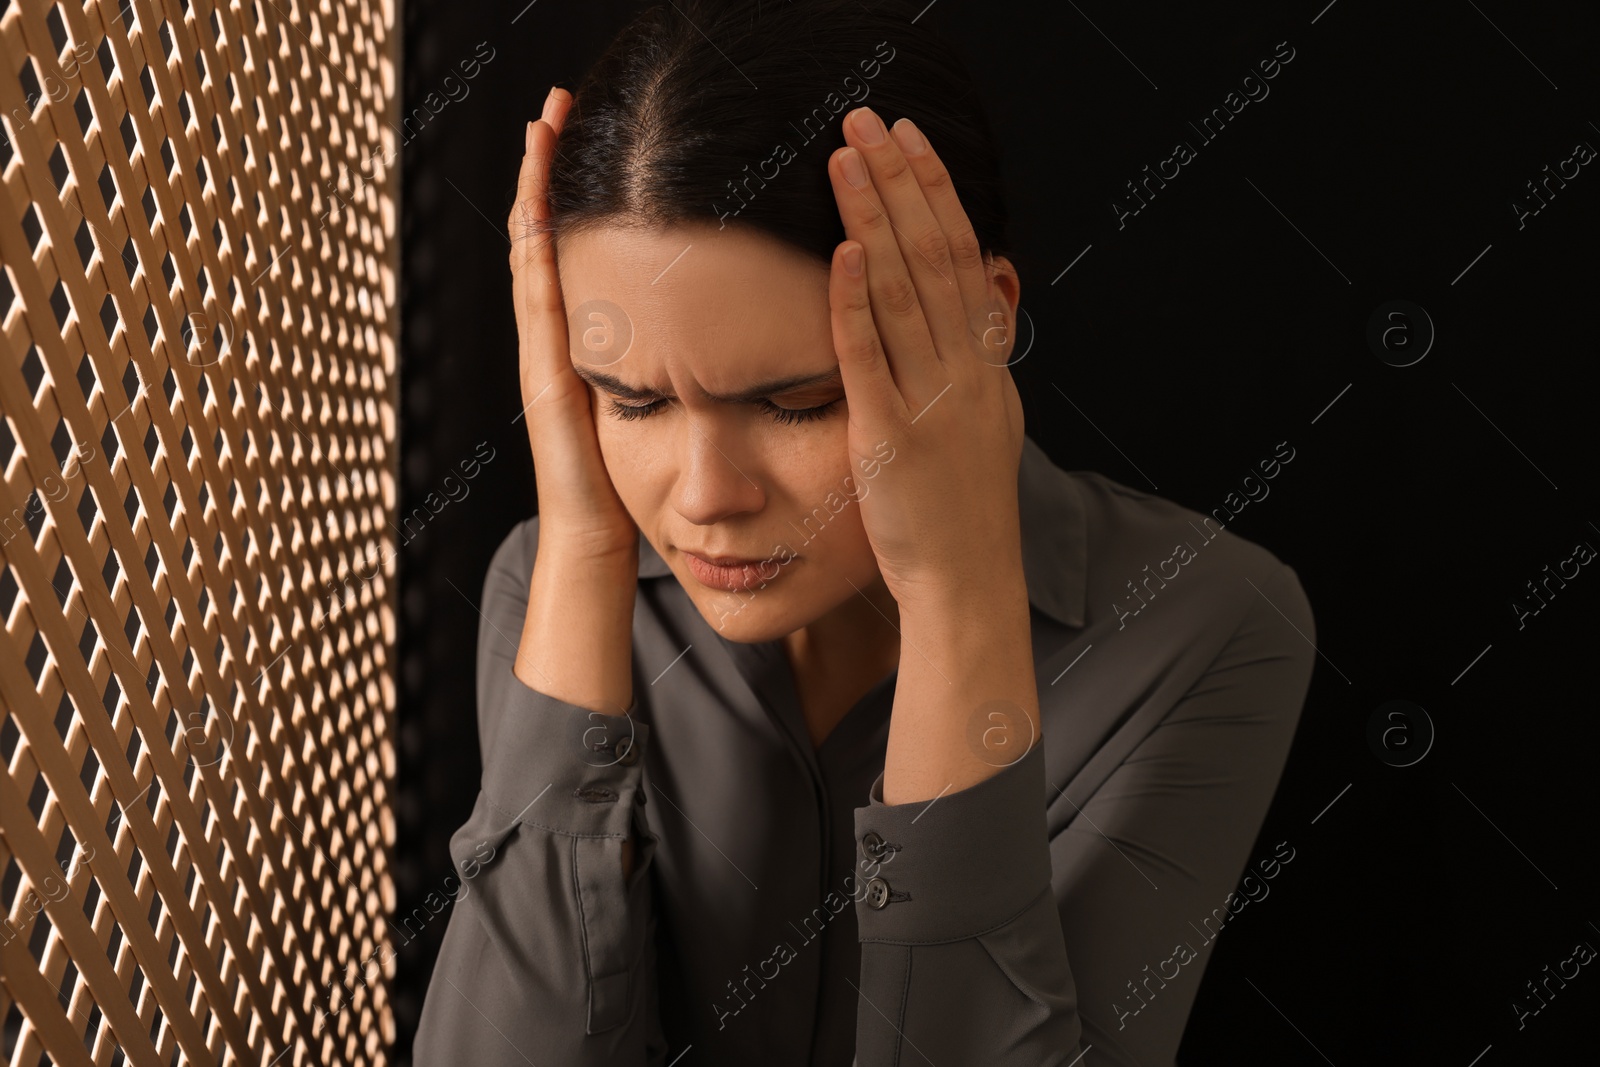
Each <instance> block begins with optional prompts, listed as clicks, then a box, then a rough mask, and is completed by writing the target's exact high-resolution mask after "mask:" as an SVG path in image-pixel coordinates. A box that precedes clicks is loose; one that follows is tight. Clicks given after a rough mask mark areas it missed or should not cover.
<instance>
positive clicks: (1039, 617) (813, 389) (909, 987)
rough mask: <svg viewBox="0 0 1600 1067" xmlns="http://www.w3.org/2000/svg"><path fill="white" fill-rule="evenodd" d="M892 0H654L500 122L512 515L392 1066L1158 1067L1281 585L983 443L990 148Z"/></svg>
mask: <svg viewBox="0 0 1600 1067" xmlns="http://www.w3.org/2000/svg"><path fill="white" fill-rule="evenodd" d="M915 15H916V10H915V9H914V8H911V7H905V6H903V5H898V4H879V5H877V6H876V7H875V8H874V10H872V11H867V10H864V9H863V8H861V7H859V6H857V5H855V4H843V3H832V2H813V3H796V4H789V5H772V4H766V5H761V6H760V9H759V12H758V10H757V8H756V6H755V5H745V4H737V3H735V4H711V5H704V4H703V5H700V6H694V5H685V4H679V5H678V6H677V7H671V6H668V7H663V8H659V9H653V10H651V11H649V12H646V13H645V14H644V15H642V16H640V18H639V20H637V21H636V22H635V23H634V24H632V25H631V26H630V27H629V28H628V29H626V30H624V31H623V33H622V34H621V35H620V36H619V37H618V38H617V40H616V41H615V42H614V43H613V45H612V47H611V49H610V50H609V51H608V53H607V54H606V56H605V57H603V58H602V60H601V61H600V62H599V63H598V64H597V65H596V67H595V68H594V70H593V71H591V73H590V75H589V76H588V78H587V79H586V80H585V81H584V83H583V84H582V86H580V88H579V91H578V93H577V96H576V100H574V98H573V97H572V96H571V95H569V94H567V93H566V92H565V91H563V90H560V89H556V90H552V91H551V93H550V95H549V97H548V98H547V100H546V102H545V108H544V113H543V116H542V117H541V119H540V120H539V121H538V122H534V123H530V124H529V126H528V131H527V142H526V146H525V156H524V158H523V162H522V169H521V174H520V177H519V182H518V193H517V201H516V205H515V206H514V208H513V210H512V212H511V217H510V219H509V227H510V234H511V237H512V239H513V241H512V252H511V264H512V273H513V292H514V295H515V300H516V315H517V326H518V330H519V333H520V337H521V353H520V358H521V368H522V372H521V379H522V392H523V402H524V403H525V404H526V407H525V409H524V413H525V415H526V418H527V425H528V434H529V440H530V444H531V447H532V450H533V456H534V463H535V468H536V470H537V473H538V496H539V514H538V516H536V517H535V518H532V519H529V520H527V521H526V522H524V523H522V524H521V525H520V526H518V527H517V528H516V529H515V530H513V531H512V533H511V535H510V536H509V537H508V538H507V539H506V541H505V543H504V544H503V545H502V546H501V548H500V550H499V552H498V553H497V554H496V556H495V558H494V560H493V562H492V564H491V565H490V568H489V575H488V578H487V581H486V583H485V589H484V600H483V607H482V612H483V616H484V625H483V626H482V627H481V630H480V635H479V655H478V725H479V731H480V745H481V748H482V753H483V767H484V770H483V780H482V788H481V792H480V794H479V797H478V802H477V806H476V808H475V809H474V811H473V814H472V817H471V818H470V819H469V821H468V822H467V823H466V824H465V825H464V826H462V827H461V829H460V830H459V831H458V832H457V833H456V835H455V836H454V837H453V839H452V844H451V851H452V855H453V857H454V859H455V861H456V864H457V867H458V868H459V871H460V875H461V877H462V879H463V882H462V884H463V886H464V887H465V891H464V893H463V895H462V897H461V903H460V905H459V906H458V907H457V909H456V910H455V912H454V914H453V915H452V917H451V920H450V925H449V928H448V931H447V934H446V936H445V940H444V945H443V949H442V952H441V955H440V958H439V961H438V964H437V966H436V968H435V971H434V975H433V979H432V983H431V986H430V989H429V992H428V997H427V1001H426V1004H425V1006H424V1011H423V1017H422V1020H421V1025H420V1028H419V1033H418V1037H417V1043H416V1058H417V1062H419V1063H424V1064H435V1063H456V1062H460V1063H473V1064H500V1063H505V1064H512V1063H525V1062H526V1063H538V1064H541V1065H543V1064H561V1065H572V1064H636V1065H644V1064H652V1065H660V1064H669V1063H677V1062H679V1058H680V1057H682V1060H681V1062H682V1063H683V1064H685V1065H687V1064H691V1063H695V1064H708V1065H709V1064H741V1065H742V1064H762V1065H788V1064H794V1065H800V1064H841V1065H843V1064H850V1063H852V1062H855V1063H857V1064H859V1065H860V1067H869V1065H870V1067H877V1065H889V1064H904V1063H916V1062H923V1061H928V1062H932V1063H937V1064H939V1065H941V1067H950V1065H958V1064H1007V1065H1010V1064H1029V1065H1036V1064H1044V1063H1052V1064H1070V1063H1074V1062H1083V1063H1090V1064H1135V1063H1138V1064H1171V1063H1172V1062H1173V1059H1174V1053H1175V1051H1176V1049H1177V1046H1178V1043H1179V1040H1180V1038H1181V1036H1182V1032H1183V1026H1184V1021H1185V1019H1186V1017H1187V1015H1188V1011H1189V1006H1190V1004H1191V1003H1192V1001H1193V998H1194V995H1195V992H1196V989H1197V987H1198V984H1199V981H1200V976H1201V973H1202V972H1203V970H1204V967H1205V963H1206V961H1207V960H1208V959H1209V954H1208V953H1207V952H1206V951H1205V950H1206V945H1207V942H1208V940H1209V937H1208V935H1207V931H1214V930H1216V929H1218V928H1219V920H1222V919H1225V918H1226V916H1227V915H1228V913H1229V912H1228V907H1229V906H1230V905H1231V903H1232V902H1233V901H1234V897H1233V895H1232V894H1231V892H1230V891H1231V890H1232V889H1233V887H1234V886H1235V884H1236V883H1237V881H1238V879H1239V876H1240V874H1241V872H1242V871H1243V869H1244V868H1245V866H1246V865H1247V863H1248V862H1249V860H1250V859H1251V855H1250V852H1251V848H1252V845H1253V844H1254V841H1255V837H1256V834H1257V832H1258V831H1259V829H1260V826H1261V822H1262V819H1263V817H1264V815H1265V812H1266V809H1267V806H1268V804H1269V802H1270V800H1271V798H1272V795H1273V792H1274V790H1275V788H1276V785H1277V781H1278V777H1279V775H1280V773H1281V770H1282V767H1283V763H1284V759H1285V757H1286V754H1287V752H1288V748H1289V745H1290V742H1291V739H1292V737H1293V734H1294V729H1295V725H1296V722H1297V721H1298V717H1299V713H1300V706H1301V702H1302V700H1303V698H1304V695H1305V691H1306V687H1307V684H1308V681H1309V676H1310V673H1311V667H1312V657H1313V655H1314V653H1313V650H1312V647H1311V645H1310V643H1309V642H1310V641H1311V640H1313V639H1314V629H1313V624H1312V619H1311V614H1310V609H1309V606H1308V604H1307V602H1306V598H1305V595H1304V593H1303V591H1302V589H1301V587H1300V584H1299V582H1298V579H1297V577H1296V575H1295V573H1294V571H1293V570H1292V569H1290V568H1289V567H1288V566H1286V565H1284V564H1283V563H1281V562H1280V561H1279V560H1277V559H1276V558H1275V557H1274V556H1273V555H1272V554H1271V553H1269V552H1267V551H1266V550H1265V549H1262V548H1260V547H1258V546H1256V545H1253V544H1251V543H1249V542H1247V541H1244V540H1242V539H1240V538H1238V537H1236V536H1235V535H1233V534H1231V533H1228V532H1226V531H1223V530H1221V529H1220V527H1219V526H1218V524H1217V522H1216V521H1215V520H1213V519H1211V518H1210V517H1204V516H1201V515H1199V514H1196V513H1195V512H1192V511H1189V510H1187V509H1185V508H1181V507H1179V506H1177V505H1175V504H1172V503H1170V502H1168V501H1165V500H1162V499H1160V498H1158V497H1154V496H1150V495H1148V494H1145V493H1141V492H1137V491H1135V490H1132V489H1129V488H1127V487H1125V486H1122V485H1120V484H1118V483H1117V482H1114V481H1112V480H1110V479H1108V478H1105V477H1103V476H1101V475H1098V474H1093V473H1088V472H1071V473H1069V472H1066V471H1064V470H1062V469H1061V468H1059V467H1057V466H1056V465H1055V464H1053V463H1052V462H1051V461H1050V460H1049V458H1048V457H1046V456H1045V454H1044V453H1043V452H1042V450H1040V448H1039V447H1038V446H1037V445H1036V444H1034V442H1033V441H1032V440H1031V439H1029V438H1028V437H1027V436H1026V435H1025V434H1024V431H1023V419H1022V404H1021V401H1020V399H1019V396H1018V393H1017V389H1016V386H1015V384H1014V382H1013V380H1012V377H1011V374H1010V372H1009V371H1008V370H1007V369H1006V368H1007V366H1008V365H1009V363H1011V362H1012V361H1014V360H1016V359H1019V358H1021V356H1022V354H1023V353H1020V352H1017V351H1016V350H1015V347H1014V326H1015V324H1016V321H1017V320H1016V316H1017V307H1018V302H1019V298H1020V288H1021V285H1020V281H1019V279H1018V277H1017V275H1016V272H1015V270H1014V269H1012V268H1011V265H1010V263H1009V261H1008V260H1007V259H1005V257H1004V256H1002V255H1000V254H998V251H997V250H998V249H999V248H1001V247H1002V242H1003V239H1004V235H1003V232H1004V222H1005V216H1004V211H1003V206H1002V204H1001V202H1000V198H999V182H998V179H997V176H996V170H995V163H994V160H995V155H996V153H995V152H994V150H993V148H992V147H991V145H990V143H989V140H988V135H987V133H986V128H985V125H984V121H983V118H982V114H981V112H980V110H979V108H978V105H977V102H976V96H975V94H974V93H973V91H972V87H971V85H970V83H969V81H968V80H967V77H966V75H965V73H964V72H963V70H962V68H961V65H960V63H959V61H958V60H956V59H955V58H954V56H953V54H952V53H951V51H950V50H949V49H948V47H947V46H945V45H943V44H941V43H940V42H939V41H938V40H936V39H934V38H933V37H932V36H931V35H930V34H929V33H928V32H927V31H925V30H922V29H920V28H919V27H918V26H917V25H916V23H914V22H913V21H912V20H913V17H914V16H915ZM869 95H870V96H871V97H872V104H871V105H870V106H862V107H852V106H851V105H852V104H855V103H860V102H861V101H863V100H865V99H866V98H867V97H868V96H869ZM908 115H915V120H912V119H910V118H908V117H905V116H908ZM879 116H882V117H883V118H882V119H880V118H879ZM884 120H897V121H894V123H893V126H892V127H890V128H887V129H886V127H885V124H884ZM558 139H559V140H558ZM958 194H959V195H958ZM558 247H559V255H557V248H558ZM519 635H520V636H519ZM1288 858H1292V851H1291V852H1290V853H1289V854H1288V856H1285V855H1283V853H1282V852H1281V851H1280V852H1279V853H1278V859H1279V860H1286V859H1288ZM1274 862H1276V861H1274ZM1196 923H1201V924H1202V925H1203V927H1204V929H1202V926H1197V925H1196ZM1180 945H1182V946H1184V947H1185V948H1187V951H1186V952H1185V951H1183V950H1181V949H1180V947H1179V946H1180Z"/></svg>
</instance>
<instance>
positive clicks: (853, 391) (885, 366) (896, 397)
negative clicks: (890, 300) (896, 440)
mask: <svg viewBox="0 0 1600 1067" xmlns="http://www.w3.org/2000/svg"><path fill="white" fill-rule="evenodd" d="M852 252H855V253H856V254H857V255H858V256H859V257H860V258H857V259H856V263H857V266H858V269H859V273H856V274H852V273H851V272H850V269H849V264H850V262H851V258H852V257H851V254H852ZM864 258H865V249H863V248H862V246H861V242H859V241H845V242H844V243H843V244H841V245H839V247H838V248H835V249H834V250H833V267H832V270H831V271H830V273H829V275H828V306H829V308H830V309H831V313H832V314H831V318H832V323H833V350H834V353H835V354H836V355H837V356H838V357H839V376H840V377H841V378H842V379H843V380H844V393H845V404H846V406H847V407H848V408H849V410H850V421H851V422H852V423H855V424H856V425H858V426H861V427H863V428H865V429H866V430H867V432H868V433H869V434H870V435H872V436H876V435H878V434H881V433H887V432H889V431H891V430H894V429H896V428H898V427H899V426H900V425H901V424H903V423H904V421H905V418H906V416H907V414H908V412H907V405H906V402H905V400H903V399H902V398H901V396H900V390H899V388H898V387H897V386H896V385H895V381H894V378H893V376H892V375H890V373H889V363H888V360H887V359H886V357H885V354H884V350H883V342H882V341H881V340H880V339H879V337H878V328H877V326H876V325H875V324H874V323H873V321H872V294H871V293H870V292H869V291H868V289H867V273H866V264H865V262H863V260H864Z"/></svg>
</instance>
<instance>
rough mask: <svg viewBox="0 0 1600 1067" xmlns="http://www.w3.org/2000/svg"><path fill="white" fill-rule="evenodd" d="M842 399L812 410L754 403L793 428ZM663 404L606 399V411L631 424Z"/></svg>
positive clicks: (818, 416) (823, 414) (820, 416)
mask: <svg viewBox="0 0 1600 1067" xmlns="http://www.w3.org/2000/svg"><path fill="white" fill-rule="evenodd" d="M843 399H844V398H843V397H839V398H838V399H835V400H830V401H828V402H827V403H826V404H822V405H819V406H818V407H814V408H780V407H779V406H778V405H776V404H774V403H772V402H771V401H770V400H758V401H756V403H757V405H758V406H760V408H761V410H762V411H763V412H764V413H766V414H768V415H771V416H772V417H773V418H774V419H776V420H777V421H778V422H781V423H784V424H786V425H790V426H793V425H797V424H799V423H802V422H813V421H815V420H817V419H823V418H827V416H828V414H829V413H830V412H831V411H832V410H833V408H834V407H835V405H837V404H838V403H839V401H840V400H843ZM665 403H666V401H665V400H652V401H651V402H650V403H648V404H639V405H628V404H619V403H617V402H616V401H615V400H612V399H611V398H610V397H607V398H606V411H607V412H608V413H609V414H610V415H612V416H613V417H614V418H618V419H622V420H623V421H624V422H631V421H632V420H634V419H644V418H649V417H650V416H651V415H653V414H655V413H656V412H657V411H658V410H660V408H661V405H662V404H665Z"/></svg>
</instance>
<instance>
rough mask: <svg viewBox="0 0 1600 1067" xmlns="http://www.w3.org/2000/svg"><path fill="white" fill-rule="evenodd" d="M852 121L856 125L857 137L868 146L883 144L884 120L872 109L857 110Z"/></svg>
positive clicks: (860, 108) (852, 114)
mask: <svg viewBox="0 0 1600 1067" xmlns="http://www.w3.org/2000/svg"><path fill="white" fill-rule="evenodd" d="M850 121H851V122H854V123H855V126H856V133H857V135H859V136H860V138H861V139H862V140H863V141H865V142H867V144H882V143H883V120H882V119H880V118H879V117H878V116H877V115H876V114H874V113H873V110H872V109H871V108H870V107H859V108H856V110H855V111H854V112H852V113H851V118H850Z"/></svg>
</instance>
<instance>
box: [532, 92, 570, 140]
mask: <svg viewBox="0 0 1600 1067" xmlns="http://www.w3.org/2000/svg"><path fill="white" fill-rule="evenodd" d="M571 109H572V94H571V93H569V92H567V91H566V90H565V89H563V88H561V86H559V85H557V86H553V87H552V88H551V90H550V92H549V94H548V95H547V96H546V97H545V98H544V113H543V114H542V115H540V116H539V117H540V118H542V119H543V120H544V121H545V122H548V123H549V124H550V128H551V129H553V130H555V131H556V136H557V137H559V136H561V128H562V127H563V126H564V125H565V124H566V121H567V112H568V111H570V110H571Z"/></svg>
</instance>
